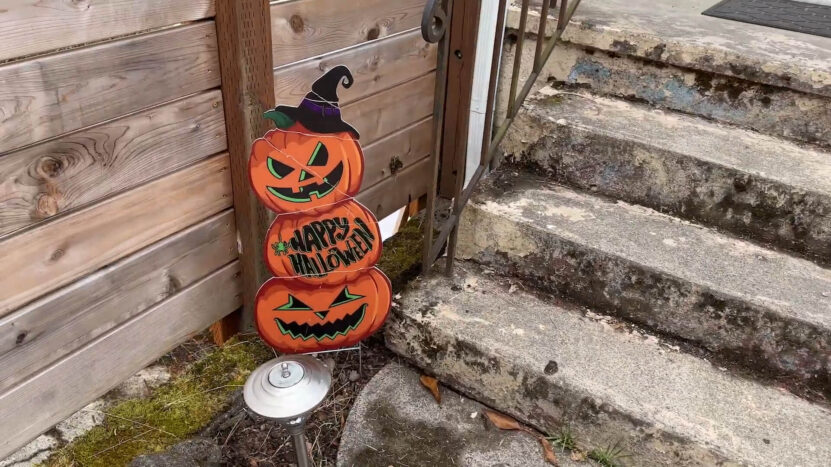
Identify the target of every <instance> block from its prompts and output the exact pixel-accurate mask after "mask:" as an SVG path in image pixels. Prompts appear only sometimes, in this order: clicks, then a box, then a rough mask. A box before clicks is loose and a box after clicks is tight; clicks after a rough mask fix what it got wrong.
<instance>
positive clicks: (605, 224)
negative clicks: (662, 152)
mask: <svg viewBox="0 0 831 467" xmlns="http://www.w3.org/2000/svg"><path fill="white" fill-rule="evenodd" d="M458 254H459V256H460V257H462V258H475V259H476V260H477V261H480V262H483V263H485V264H488V265H492V266H493V267H495V268H498V269H499V270H501V271H505V272H506V273H510V274H511V275H516V276H519V277H522V278H524V279H526V280H529V281H531V282H532V283H533V284H535V285H537V286H538V287H539V288H540V289H542V290H545V291H548V292H552V293H555V294H560V295H564V296H568V297H569V298H572V299H575V300H578V301H580V302H582V303H584V304H586V305H587V306H591V307H593V308H597V309H600V310H603V311H607V312H610V313H612V314H616V315H618V316H622V317H624V318H626V319H627V320H630V321H632V322H635V323H638V324H641V325H644V326H647V327H648V328H650V329H654V330H658V331H660V332H662V333H667V334H670V335H674V336H678V337H680V338H681V339H684V340H687V341H691V342H695V343H697V344H698V345H700V346H702V347H704V348H706V349H708V350H709V351H711V352H713V353H714V354H715V355H716V356H718V357H719V358H724V359H726V360H729V361H735V362H739V363H741V364H742V365H744V366H746V367H747V368H748V369H750V370H752V371H755V372H758V373H760V374H763V375H765V376H770V377H773V378H776V379H782V380H787V381H798V382H800V383H802V384H806V385H808V386H809V387H811V388H814V389H816V390H820V391H822V392H824V393H825V394H826V395H831V270H828V269H824V268H822V267H820V266H818V265H816V264H814V263H812V262H810V261H807V260H803V259H797V258H794V257H792V256H789V255H787V254H783V253H778V252H775V251H772V250H768V249H765V248H762V247H760V246H757V245H755V244H752V243H749V242H746V241H742V240H738V239H735V238H732V237H729V236H726V235H723V234H719V233H717V232H715V231H713V230H710V229H707V228H703V227H701V226H698V225H694V224H691V223H688V222H684V221H681V220H678V219H676V218H673V217H670V216H667V215H664V214H660V213H658V212H656V211H653V210H651V209H648V208H645V207H642V206H636V205H631V204H627V203H624V202H611V201H608V200H605V199H603V198H600V197H597V196H592V195H590V194H586V193H581V192H576V191H573V190H571V189H567V188H564V187H562V186H557V185H555V184H553V183H552V182H551V181H549V180H547V179H545V178H542V177H539V176H536V175H534V174H531V173H526V172H512V171H511V169H510V167H507V168H505V169H504V170H503V169H501V170H500V171H498V172H496V173H495V174H492V176H491V177H490V179H489V180H487V181H486V183H483V185H482V186H481V187H480V191H479V192H478V193H477V194H475V195H474V197H473V199H472V201H471V203H470V204H469V205H468V207H467V208H466V209H465V211H464V213H463V216H462V221H461V225H460V232H459V247H458Z"/></svg>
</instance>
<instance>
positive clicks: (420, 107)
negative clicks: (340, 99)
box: [343, 72, 436, 146]
mask: <svg viewBox="0 0 831 467" xmlns="http://www.w3.org/2000/svg"><path fill="white" fill-rule="evenodd" d="M435 82H436V73H435V72H432V73H430V74H428V75H425V76H422V77H421V78H417V79H414V80H412V81H408V82H406V83H404V84H400V85H398V86H396V87H394V88H390V89H387V90H386V91H382V92H379V93H377V94H373V95H372V96H369V97H367V98H365V99H361V100H359V101H356V102H353V103H351V104H348V105H346V106H344V107H343V118H344V120H346V121H347V122H349V123H350V124H352V126H354V127H355V128H357V129H358V131H359V132H360V133H361V144H362V145H363V146H369V145H370V144H372V143H374V142H375V141H378V140H379V139H381V138H383V137H384V136H387V135H389V134H391V133H393V132H395V131H397V130H400V129H402V128H404V127H406V126H408V125H411V124H413V123H415V122H418V121H420V120H423V119H424V118H427V117H428V116H431V115H432V114H433V94H434V92H435Z"/></svg>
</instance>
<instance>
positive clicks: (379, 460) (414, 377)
mask: <svg viewBox="0 0 831 467" xmlns="http://www.w3.org/2000/svg"><path fill="white" fill-rule="evenodd" d="M440 391H441V394H442V401H441V403H440V404H439V403H437V402H436V400H435V399H434V398H433V396H432V395H431V394H430V393H429V391H427V389H426V388H425V387H423V386H422V385H421V383H420V382H419V374H418V373H417V372H416V371H414V369H413V368H411V367H409V366H405V365H402V364H398V363H390V364H388V365H387V366H386V367H384V369H383V370H381V371H380V372H379V373H378V374H377V375H375V376H374V377H373V378H372V380H371V381H370V382H369V383H368V384H367V385H366V387H364V389H363V390H362V391H361V393H360V395H358V399H357V400H356V401H355V405H354V406H353V408H352V410H351V411H350V412H349V418H348V419H347V420H346V426H345V427H344V431H343V437H342V438H341V444H340V448H339V450H338V462H337V465H338V466H339V467H353V466H354V467H388V466H390V465H409V466H413V467H415V466H436V467H438V466H457V467H495V466H499V467H545V466H547V465H550V464H547V463H546V462H545V460H544V459H543V451H542V447H541V446H540V444H539V441H538V440H537V439H535V438H534V437H533V436H532V435H529V434H528V433H524V432H517V431H500V430H499V429H497V428H496V427H494V426H493V425H492V424H491V423H490V422H488V421H487V419H486V418H485V415H484V411H485V410H486V407H485V406H483V405H482V404H480V403H478V402H476V401H473V400H470V399H468V398H466V397H464V396H462V395H460V394H459V393H457V392H455V391H453V390H451V389H450V388H447V387H444V386H441V387H440ZM559 459H560V460H561V462H560V465H561V466H564V467H570V466H572V465H577V464H576V463H573V462H572V461H571V459H570V457H569V453H567V452H565V453H563V452H560V453H559Z"/></svg>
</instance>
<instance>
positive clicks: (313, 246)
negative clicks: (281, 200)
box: [264, 199, 382, 284]
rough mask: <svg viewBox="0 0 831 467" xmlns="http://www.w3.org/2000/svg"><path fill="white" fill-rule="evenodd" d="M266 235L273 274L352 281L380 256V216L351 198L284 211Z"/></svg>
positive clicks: (329, 281)
mask: <svg viewBox="0 0 831 467" xmlns="http://www.w3.org/2000/svg"><path fill="white" fill-rule="evenodd" d="M266 239H267V240H266V248H265V252H264V253H265V259H266V264H267V265H268V268H269V269H270V270H271V272H272V274H274V275H275V276H277V277H296V278H297V279H298V280H300V281H301V282H307V283H312V284H315V283H322V284H333V283H339V282H342V281H348V280H350V279H352V278H353V277H354V276H355V274H357V273H358V272H359V271H361V270H363V269H366V268H370V267H372V266H373V265H374V264H375V263H377V262H378V259H379V258H380V257H381V245H382V244H381V232H380V230H379V228H378V223H377V222H376V221H375V217H373V215H372V213H371V212H369V210H368V209H367V208H365V207H364V206H363V205H361V204H360V203H358V202H357V201H355V200H351V199H348V200H346V201H341V202H340V203H338V204H336V205H334V206H332V208H331V209H329V210H327V211H325V213H321V214H316V215H309V214H307V213H306V212H302V211H301V212H297V213H292V214H282V215H280V216H278V217H277V219H275V221H274V223H273V224H272V225H271V228H270V229H269V230H268V235H267V237H266Z"/></svg>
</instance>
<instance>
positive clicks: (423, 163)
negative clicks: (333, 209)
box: [356, 157, 433, 219]
mask: <svg viewBox="0 0 831 467" xmlns="http://www.w3.org/2000/svg"><path fill="white" fill-rule="evenodd" d="M432 173H433V166H432V165H431V164H430V158H429V157H425V158H423V159H421V160H420V161H418V162H416V163H415V164H413V165H411V166H410V167H409V168H406V169H403V170H401V171H400V172H398V173H396V174H395V175H393V176H391V177H387V178H386V179H384V180H383V181H381V182H380V183H378V184H376V185H375V186H373V187H371V188H369V189H368V190H365V191H363V192H361V193H359V194H358V196H356V199H357V200H358V201H360V203H361V204H363V205H364V206H366V207H367V208H368V209H369V210H371V211H372V212H373V213H375V216H376V217H377V218H378V219H383V218H384V217H386V216H388V215H390V214H392V213H394V212H395V211H397V210H398V209H400V208H403V207H404V206H406V205H407V204H409V203H410V202H411V201H413V200H417V199H418V198H420V197H421V196H422V195H424V194H426V193H427V190H429V189H430V178H431V177H432Z"/></svg>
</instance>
